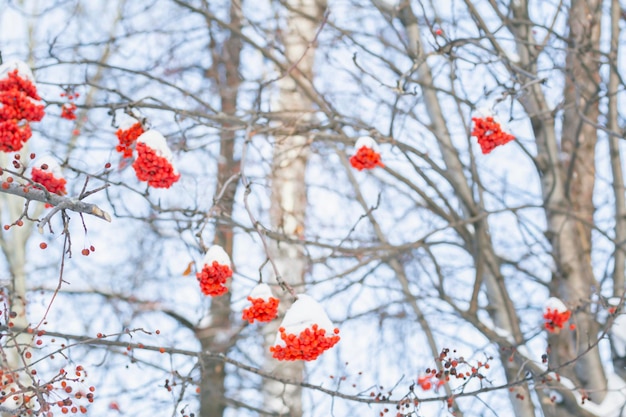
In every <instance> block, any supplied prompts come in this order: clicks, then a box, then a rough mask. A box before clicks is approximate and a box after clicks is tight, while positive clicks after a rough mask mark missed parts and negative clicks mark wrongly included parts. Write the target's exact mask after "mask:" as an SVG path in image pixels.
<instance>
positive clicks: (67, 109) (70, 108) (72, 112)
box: [61, 103, 76, 120]
mask: <svg viewBox="0 0 626 417" xmlns="http://www.w3.org/2000/svg"><path fill="white" fill-rule="evenodd" d="M61 117H62V118H64V119H67V120H76V104H74V103H65V104H64V105H63V106H62V107H61Z"/></svg>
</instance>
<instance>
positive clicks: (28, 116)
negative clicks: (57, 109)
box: [0, 61, 44, 152]
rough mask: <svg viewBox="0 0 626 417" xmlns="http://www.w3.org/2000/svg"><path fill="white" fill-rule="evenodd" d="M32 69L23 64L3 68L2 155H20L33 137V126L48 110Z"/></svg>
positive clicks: (0, 81)
mask: <svg viewBox="0 0 626 417" xmlns="http://www.w3.org/2000/svg"><path fill="white" fill-rule="evenodd" d="M40 100H41V98H40V97H39V95H38V94H37V87H36V86H35V84H34V83H33V75H32V73H31V72H30V69H29V68H28V66H27V65H26V64H25V63H23V62H20V61H11V62H7V63H6V64H3V65H0V105H1V107H0V151H2V152H14V151H19V150H20V149H22V147H23V146H24V143H26V141H28V139H30V137H31V136H32V131H31V128H30V122H38V121H40V120H41V119H42V118H43V116H44V106H43V104H39V101H40Z"/></svg>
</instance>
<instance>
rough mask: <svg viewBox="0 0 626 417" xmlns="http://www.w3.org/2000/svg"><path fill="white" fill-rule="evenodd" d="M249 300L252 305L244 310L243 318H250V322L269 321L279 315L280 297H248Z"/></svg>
mask: <svg viewBox="0 0 626 417" xmlns="http://www.w3.org/2000/svg"><path fill="white" fill-rule="evenodd" d="M248 301H250V302H251V303H252V305H251V306H250V307H248V308H246V309H244V310H243V314H242V319H243V320H248V322H249V323H254V321H255V320H256V321H258V322H263V323H265V322H269V321H272V320H274V319H275V318H276V316H277V315H278V298H274V297H270V298H269V299H265V298H252V297H248Z"/></svg>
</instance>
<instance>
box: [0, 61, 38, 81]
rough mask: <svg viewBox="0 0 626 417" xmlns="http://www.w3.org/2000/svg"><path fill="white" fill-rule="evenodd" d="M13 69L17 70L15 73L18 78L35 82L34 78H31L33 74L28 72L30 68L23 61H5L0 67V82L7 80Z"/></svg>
mask: <svg viewBox="0 0 626 417" xmlns="http://www.w3.org/2000/svg"><path fill="white" fill-rule="evenodd" d="M15 69H17V73H18V74H19V76H20V77H22V78H24V79H26V80H30V81H31V82H33V83H34V82H35V77H34V76H33V72H32V71H31V70H30V67H29V66H28V65H27V64H26V63H25V62H24V61H20V60H18V59H11V60H7V61H6V62H4V63H3V64H2V65H0V80H1V79H3V78H7V77H8V74H9V73H10V72H12V71H13V70H15Z"/></svg>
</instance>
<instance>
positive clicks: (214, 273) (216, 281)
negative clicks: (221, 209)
mask: <svg viewBox="0 0 626 417" xmlns="http://www.w3.org/2000/svg"><path fill="white" fill-rule="evenodd" d="M138 145H141V144H140V143H139V144H138ZM232 276H233V270H232V269H230V267H229V266H228V265H222V264H220V263H218V262H217V261H213V263H212V264H211V265H207V264H205V265H204V266H203V267H202V271H200V272H198V273H197V274H196V278H197V279H198V282H199V283H200V291H202V293H203V294H204V295H210V296H212V297H215V296H220V295H224V294H226V293H227V292H228V288H227V287H226V286H225V285H224V284H226V280H227V279H228V278H230V277H232Z"/></svg>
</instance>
